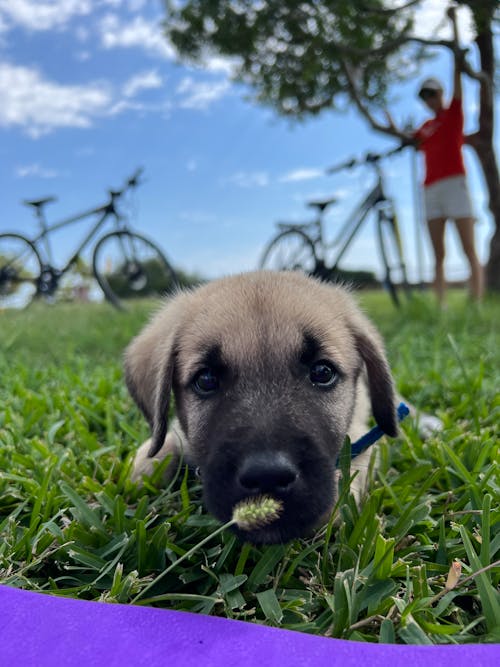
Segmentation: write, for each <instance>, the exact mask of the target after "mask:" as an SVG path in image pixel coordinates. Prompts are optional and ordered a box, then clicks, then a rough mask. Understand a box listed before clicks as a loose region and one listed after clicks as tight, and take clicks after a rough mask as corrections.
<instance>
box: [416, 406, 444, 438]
mask: <svg viewBox="0 0 500 667" xmlns="http://www.w3.org/2000/svg"><path fill="white" fill-rule="evenodd" d="M443 427H444V424H443V422H442V421H441V420H440V419H439V417H435V416H434V415H429V414H427V413H426V412H421V413H420V414H419V415H418V417H417V429H418V433H419V435H420V437H421V438H422V440H427V438H430V437H431V436H432V435H435V434H436V433H437V432H439V431H442V430H443Z"/></svg>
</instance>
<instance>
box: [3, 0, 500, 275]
mask: <svg viewBox="0 0 500 667" xmlns="http://www.w3.org/2000/svg"><path fill="white" fill-rule="evenodd" d="M178 4H186V3H178ZM194 4H196V5H200V6H203V4H205V5H209V4H210V3H194ZM242 4H244V3H242ZM286 4H287V3H285V5H286ZM367 4H370V3H367ZM379 4H380V3H379ZM386 4H388V5H390V4H391V3H386ZM396 4H398V3H392V5H396ZM399 4H400V5H401V4H404V3H402V2H401V3H399ZM408 4H415V3H408ZM445 5H446V3H444V2H442V0H423V1H421V2H418V3H416V6H415V8H414V10H412V11H413V15H414V24H413V27H412V30H413V33H414V34H415V35H418V36H421V37H430V38H432V39H436V40H439V39H449V38H450V35H451V33H450V27H449V22H448V21H447V20H446V17H445V9H446V6H445ZM165 20H166V9H165V3H163V2H161V1H160V0H158V1H157V0H148V1H146V0H52V1H49V0H41V1H37V0H0V100H1V103H0V158H1V159H0V191H1V193H2V196H1V200H0V201H1V203H0V232H5V231H7V230H9V231H18V232H21V233H23V234H25V235H28V236H30V235H33V234H34V231H35V222H34V219H33V217H32V213H31V212H30V211H29V210H28V209H27V208H25V207H23V206H22V205H21V203H20V202H21V200H22V199H25V198H36V197H44V196H48V195H55V196H57V198H58V201H57V202H56V203H52V204H50V205H49V206H48V207H47V209H46V212H47V217H48V219H49V220H58V219H61V218H63V217H65V216H69V215H71V214H73V213H76V212H79V211H83V210H85V209H87V208H89V207H91V206H94V205H97V204H100V203H103V202H104V201H105V199H106V189H107V188H110V187H114V188H119V187H121V186H122V185H123V183H124V181H125V179H126V178H127V177H128V176H129V175H130V174H131V173H133V172H134V170H135V169H136V168H137V167H138V166H142V167H144V174H143V179H144V181H143V183H142V184H141V187H140V188H138V189H137V190H136V192H135V196H134V207H133V212H134V217H133V219H132V223H133V226H134V227H135V228H136V229H138V230H139V231H141V232H142V233H144V234H146V235H148V236H149V237H151V238H153V239H154V240H155V241H156V242H157V243H158V245H160V247H161V248H162V249H163V250H164V252H165V254H166V255H167V257H168V259H169V260H170V262H171V263H172V264H173V265H174V266H175V267H177V268H179V269H181V270H182V271H184V272H187V273H195V274H197V275H200V276H203V277H205V278H213V277H216V276H220V275H223V274H226V273H231V272H235V271H241V270H247V269H254V268H256V266H257V263H258V258H259V256H260V254H261V252H262V250H263V247H264V245H265V243H266V242H267V241H268V240H269V239H270V237H271V236H272V234H273V233H274V223H275V222H276V221H277V220H288V221H297V222H298V221H304V220H307V219H310V218H311V216H310V215H309V213H308V211H307V209H306V208H305V206H304V202H305V201H306V200H307V199H314V198H321V197H330V196H336V197H338V199H339V203H338V205H336V206H334V207H332V208H331V209H330V210H329V212H328V213H327V216H326V221H327V224H326V230H327V236H329V237H331V236H333V228H334V224H333V223H334V221H335V220H336V219H337V218H343V217H345V216H346V215H347V213H348V212H349V211H350V210H352V208H353V207H354V205H355V203H356V201H358V199H359V197H360V196H361V194H362V192H363V191H366V188H367V187H369V185H370V184H371V183H372V180H371V179H372V174H371V173H370V172H369V171H367V170H366V169H365V168H362V167H360V168H357V169H354V170H352V171H349V172H342V173H338V174H336V175H334V176H327V175H325V168H326V167H328V166H330V165H333V164H336V163H338V162H341V161H343V160H345V159H348V158H350V157H353V156H358V157H359V156H361V155H363V154H364V153H366V151H368V150H382V151H384V150H388V149H390V148H392V147H394V146H396V145H397V141H396V139H394V138H391V137H389V136H385V135H383V134H381V133H377V132H374V131H373V130H372V129H371V128H370V126H369V124H368V123H367V121H366V119H365V118H364V117H363V116H362V115H361V114H360V113H359V111H358V110H357V109H356V108H355V106H354V104H353V103H352V102H350V103H349V102H348V101H347V99H346V98H344V99H342V98H341V97H340V98H338V99H337V103H336V106H337V109H332V108H325V109H323V110H322V111H321V113H318V114H305V115H304V116H303V118H301V119H299V120H297V119H296V118H294V117H286V116H284V115H283V114H280V113H278V112H277V111H276V110H275V109H274V108H273V107H272V105H269V104H267V105H266V104H260V103H258V102H256V101H255V90H254V89H253V88H252V87H251V86H250V85H248V84H245V83H243V82H240V83H235V82H234V81H233V79H232V74H233V73H234V68H235V63H234V61H233V60H232V59H231V58H229V57H222V56H220V55H218V54H212V55H210V54H208V55H206V56H205V57H203V58H202V59H201V61H200V62H198V63H196V64H193V63H192V62H187V61H186V60H183V64H180V63H179V60H178V58H177V57H176V50H175V48H174V47H173V45H172V43H171V41H170V38H169V37H168V36H166V34H165V26H164V21H165ZM458 20H459V27H460V32H461V36H462V39H463V42H464V44H466V45H467V44H470V42H471V39H472V37H473V28H472V21H471V13H470V10H469V9H468V8H467V7H466V6H464V5H460V7H459V10H458ZM430 55H432V57H429V58H425V59H423V60H421V61H418V62H417V60H412V56H411V55H408V54H407V55H406V56H405V57H406V60H404V58H400V59H399V60H398V61H397V63H396V62H395V63H394V67H397V68H399V69H400V70H401V68H403V69H404V71H399V72H398V76H395V77H394V82H393V85H392V86H391V87H390V89H389V91H388V94H387V100H388V101H387V108H389V109H390V111H391V113H392V115H393V117H394V119H395V121H396V122H397V124H398V125H399V126H403V125H408V124H411V125H413V126H417V125H419V124H420V123H421V122H422V121H423V120H424V119H425V118H427V117H428V113H427V112H426V110H425V109H424V108H423V106H422V105H421V103H419V101H418V99H417V96H416V91H417V88H418V83H419V81H420V80H421V79H422V78H424V77H427V76H437V77H439V78H440V79H441V80H442V81H443V83H444V87H445V91H446V94H447V95H449V93H450V87H451V78H452V66H453V60H452V55H451V53H450V51H449V50H447V49H443V48H434V49H433V50H432V51H431V52H430ZM470 58H471V61H472V62H474V59H476V60H477V53H475V52H474V50H473V49H472V50H471V52H470ZM399 74H404V75H405V77H406V78H405V79H404V80H403V79H401V80H399V79H400V77H399ZM463 79H464V89H465V90H464V110H465V116H466V131H468V132H473V131H474V130H475V129H476V127H477V122H478V84H477V82H475V81H472V80H471V79H469V78H466V77H463ZM377 113H379V111H377ZM496 141H497V140H496ZM497 145H498V143H497ZM465 159H466V165H467V168H468V174H469V183H470V188H471V191H472V195H473V200H474V206H475V210H476V215H477V217H478V222H479V224H478V227H477V248H478V253H479V255H480V258H481V260H482V261H483V262H484V261H486V259H487V257H488V243H489V239H490V237H491V235H492V233H493V228H494V225H493V220H492V218H491V216H490V214H489V213H488V210H487V193H486V191H485V187H484V183H483V180H482V176H481V172H480V170H479V168H478V161H477V158H476V156H475V155H474V154H473V153H472V151H471V149H469V148H465ZM384 166H385V174H386V179H387V190H388V193H389V194H390V195H392V196H393V197H394V198H395V200H396V204H397V209H398V213H399V217H400V224H401V226H402V230H403V240H404V243H405V248H406V253H407V261H408V268H409V277H410V279H411V280H417V279H418V278H419V275H418V266H417V256H416V246H415V238H416V234H419V233H421V235H422V237H423V238H424V261H423V271H424V275H423V278H424V279H429V278H430V268H431V265H430V255H429V246H428V241H427V237H426V233H425V228H424V227H423V226H422V225H421V222H420V221H419V220H418V217H419V207H418V206H417V205H416V200H415V178H417V179H420V177H421V165H420V160H419V161H418V164H417V165H416V166H415V164H414V163H413V157H412V150H411V149H408V150H405V151H404V152H402V153H400V154H398V155H397V156H395V157H393V158H391V159H390V160H388V161H387V162H386V163H385V165H384ZM329 221H330V222H331V226H329V224H328V222H329ZM78 224H80V223H78ZM78 224H77V225H75V226H72V227H69V228H65V229H63V230H61V231H60V232H58V233H56V234H54V236H53V238H52V241H53V248H54V255H55V258H56V259H57V260H60V261H61V262H62V261H63V260H65V259H67V257H68V254H69V252H70V251H71V250H72V249H73V247H74V245H75V242H76V239H79V238H80V236H81V237H83V236H84V234H85V231H86V230H87V229H88V223H82V224H83V227H82V229H80V228H79V226H78ZM419 224H420V225H421V226H420V232H418V231H417V232H416V229H418V225H419ZM448 234H449V238H448V251H449V255H448V258H447V275H448V277H449V278H450V279H454V280H460V279H463V278H464V277H466V275H467V271H466V265H465V263H464V261H463V260H462V256H461V253H460V250H459V248H458V244H457V242H456V238H455V235H454V234H453V230H449V231H448ZM344 266H345V267H346V268H353V269H360V268H362V269H368V270H373V271H374V272H375V273H377V271H378V270H379V263H378V260H377V257H376V255H375V254H374V250H373V227H372V226H371V225H366V226H365V228H364V230H363V232H362V234H360V235H359V237H358V238H357V239H356V242H355V244H354V245H353V248H352V250H351V251H350V252H349V253H348V255H347V256H346V259H345V262H344Z"/></svg>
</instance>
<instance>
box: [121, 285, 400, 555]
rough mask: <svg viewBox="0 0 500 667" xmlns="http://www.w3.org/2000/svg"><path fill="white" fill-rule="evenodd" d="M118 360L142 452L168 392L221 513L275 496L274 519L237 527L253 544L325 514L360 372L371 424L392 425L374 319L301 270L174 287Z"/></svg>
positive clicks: (155, 439)
mask: <svg viewBox="0 0 500 667" xmlns="http://www.w3.org/2000/svg"><path fill="white" fill-rule="evenodd" d="M125 366H126V377H127V384H128V386H129V389H130V391H131V393H132V396H133V397H134V398H135V400H136V401H137V403H138V405H139V406H140V407H141V409H142V410H143V412H144V414H145V415H146V417H147V419H148V420H149V422H150V425H151V429H152V447H151V451H150V455H151V456H153V455H154V454H155V453H156V452H157V451H158V450H159V449H160V447H161V446H162V444H163V441H164V439H165V435H166V432H167V413H168V406H169V398H170V394H171V392H173V393H174V395H175V403H176V410H177V416H178V418H179V421H180V424H181V427H182V429H183V431H184V434H185V436H186V441H187V443H188V451H187V452H186V455H187V458H188V460H189V462H190V463H192V464H193V465H195V466H198V467H199V468H200V471H201V475H202V480H203V488H204V498H205V503H206V506H207V508H208V509H209V510H210V511H211V512H212V513H213V514H215V515H216V516H217V517H218V518H219V519H220V520H221V521H227V520H228V519H230V518H231V515H232V511H233V508H234V506H235V505H236V504H237V503H238V502H240V501H241V500H243V499H246V498H249V497H253V496H259V495H262V494H268V495H271V496H273V497H275V498H278V499H280V500H281V501H282V502H283V508H284V509H283V512H282V514H281V516H280V518H279V519H278V520H276V521H274V522H273V523H272V524H270V525H269V526H267V527H264V528H261V529H258V530H257V529H256V530H253V531H251V532H247V533H245V534H244V535H243V537H244V538H245V539H249V540H251V541H254V542H279V541H287V540H289V539H292V538H294V537H298V536H303V535H305V534H307V533H308V532H310V531H311V529H312V528H314V527H315V526H316V525H317V524H318V523H319V522H320V521H321V520H322V519H324V518H325V517H326V516H327V515H328V513H329V511H330V510H331V508H332V506H333V504H334V502H335V462H336V459H337V455H338V453H339V450H340V447H341V446H342V443H343V441H344V438H345V436H346V434H347V432H348V430H349V426H350V424H351V420H352V417H353V414H354V410H355V407H356V394H357V390H358V388H359V383H360V382H363V381H364V378H365V374H366V377H367V378H368V386H369V390H370V397H371V403H372V410H373V414H374V416H375V419H376V421H377V422H378V424H379V425H380V426H381V427H382V429H383V430H384V431H385V432H386V433H388V434H390V435H395V433H396V431H397V421H396V413H395V399H394V391H393V384H392V379H391V374H390V371H389V368H388V365H387V361H386V359H385V355H384V352H383V347H382V344H381V341H380V338H379V336H378V334H377V332H376V331H375V329H374V327H373V325H372V324H371V323H370V322H369V321H368V320H367V319H366V318H365V317H364V316H363V315H362V314H361V313H360V312H359V310H358V309H357V307H356V306H355V305H354V303H353V301H352V299H351V297H350V296H349V295H348V294H347V293H346V292H345V290H343V289H341V288H338V287H333V286H331V285H327V284H322V283H320V282H318V281H316V280H313V279H311V278H307V277H305V276H303V275H301V274H296V273H268V272H257V273H251V274H245V275H240V276H234V277H230V278H225V279H222V280H219V281H215V282H213V283H210V284H208V285H205V286H203V287H200V288H198V289H197V290H195V291H192V292H184V293H181V294H179V295H178V296H176V297H175V298H174V299H172V300H171V301H170V302H169V303H168V304H167V305H166V307H165V308H164V310H162V311H161V312H160V313H159V314H158V315H157V316H156V317H155V318H154V319H153V321H152V322H151V323H150V324H149V325H148V326H147V327H146V329H145V330H144V331H143V332H142V333H141V334H140V335H139V336H138V337H137V338H136V339H135V340H134V341H133V342H132V344H131V345H130V346H129V348H128V350H127V352H126V363H125Z"/></svg>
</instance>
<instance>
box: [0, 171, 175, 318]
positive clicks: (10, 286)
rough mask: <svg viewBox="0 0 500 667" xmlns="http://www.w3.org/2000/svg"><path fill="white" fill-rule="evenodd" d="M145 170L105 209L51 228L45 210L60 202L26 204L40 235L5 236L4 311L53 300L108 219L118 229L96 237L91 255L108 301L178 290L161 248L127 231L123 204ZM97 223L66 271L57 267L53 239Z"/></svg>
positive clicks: (1, 255) (0, 286) (1, 263)
mask: <svg viewBox="0 0 500 667" xmlns="http://www.w3.org/2000/svg"><path fill="white" fill-rule="evenodd" d="M141 174H142V169H138V170H137V171H136V172H135V173H134V174H132V176H130V177H129V178H128V179H127V180H126V182H125V185H124V186H123V187H122V188H121V189H120V190H108V199H107V201H106V202H105V203H104V204H102V205H101V206H97V207H95V208H92V209H89V210H87V211H84V212H83V213H77V214H76V215H73V216H71V217H69V218H65V219H64V220H60V221H59V222H55V223H53V224H50V225H49V224H48V223H47V219H46V217H45V206H46V205H47V204H49V203H52V202H54V201H56V198H55V197H46V198H44V199H36V200H25V201H24V202H23V203H24V204H25V205H26V206H28V207H31V208H33V210H34V215H35V217H36V219H37V220H38V222H39V224H40V228H41V229H40V232H39V233H38V234H37V235H36V236H35V237H33V238H27V237H25V236H23V235H22V234H18V233H15V232H12V233H4V234H0V309H1V308H2V307H8V306H12V305H18V306H21V307H25V306H27V305H29V304H30V303H31V302H32V301H33V300H34V299H35V298H39V297H44V298H46V300H54V298H55V294H56V292H57V290H58V288H59V286H60V282H61V279H62V278H63V276H64V275H65V274H67V273H68V272H69V271H70V270H72V269H76V270H78V267H79V265H80V264H81V262H80V255H81V253H82V251H83V250H84V248H86V247H87V246H88V245H89V243H90V242H91V241H92V240H93V239H94V238H95V236H96V235H97V234H98V232H99V230H100V229H101V227H102V226H103V225H104V224H105V223H106V221H107V220H108V219H109V218H112V219H113V220H114V226H115V230H114V231H112V232H109V233H107V234H105V235H104V236H102V237H99V238H97V240H96V243H95V246H94V248H93V254H92V274H93V276H94V278H95V279H96V281H97V283H98V285H99V287H100V288H101V290H102V291H103V293H104V296H105V298H106V299H107V300H108V301H109V302H110V303H111V304H112V305H113V306H115V307H116V308H123V299H124V298H129V297H136V296H152V295H159V294H163V293H165V292H167V291H169V290H171V289H173V288H174V287H175V286H176V285H177V283H178V280H177V276H176V274H175V271H174V269H173V268H172V267H171V265H170V263H169V262H168V260H167V258H166V257H165V255H164V254H163V252H162V251H161V250H160V248H159V247H158V246H157V245H155V243H153V242H152V241H150V240H149V239H148V238H146V237H145V236H142V235H141V234H138V233H137V232H135V231H133V230H132V229H131V228H130V227H129V226H128V221H127V218H126V217H125V215H124V214H123V213H122V212H121V211H120V208H119V202H120V201H121V200H122V199H123V198H124V196H125V194H126V193H127V192H129V191H132V190H134V189H135V188H136V187H137V186H138V185H139V184H140V176H141ZM91 216H98V219H97V221H96V222H95V224H94V225H93V227H92V228H91V229H90V231H89V232H88V233H87V235H86V236H85V238H84V239H83V241H82V242H81V243H80V244H79V245H78V247H77V248H76V250H75V251H74V252H73V254H72V255H71V257H70V258H69V260H68V261H67V263H66V264H65V265H64V266H63V267H60V268H58V267H56V266H55V265H54V261H53V257H52V249H51V245H50V243H49V235H50V234H51V233H52V232H54V231H56V230H58V229H62V228H63V227H66V226H68V225H71V224H73V223H75V222H77V221H79V220H83V219H85V218H87V217H91Z"/></svg>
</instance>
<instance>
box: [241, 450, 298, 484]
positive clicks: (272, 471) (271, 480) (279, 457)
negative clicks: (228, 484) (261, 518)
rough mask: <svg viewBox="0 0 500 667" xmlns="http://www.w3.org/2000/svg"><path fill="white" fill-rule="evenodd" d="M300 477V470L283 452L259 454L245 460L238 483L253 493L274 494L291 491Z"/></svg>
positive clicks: (251, 455)
mask: <svg viewBox="0 0 500 667" xmlns="http://www.w3.org/2000/svg"><path fill="white" fill-rule="evenodd" d="M298 476H299V471H298V468H297V467H296V466H295V464H294V463H293V462H292V461H290V459H289V458H288V456H286V454H284V453H283V452H259V453H257V454H250V455H249V456H247V457H246V458H245V459H244V461H243V463H242V465H241V467H240V469H239V471H238V482H239V483H240V486H241V487H242V488H243V489H244V490H245V491H249V492H251V493H273V492H280V491H281V492H283V491H289V490H290V489H291V488H292V486H293V485H294V484H295V482H296V481H297V478H298Z"/></svg>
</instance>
